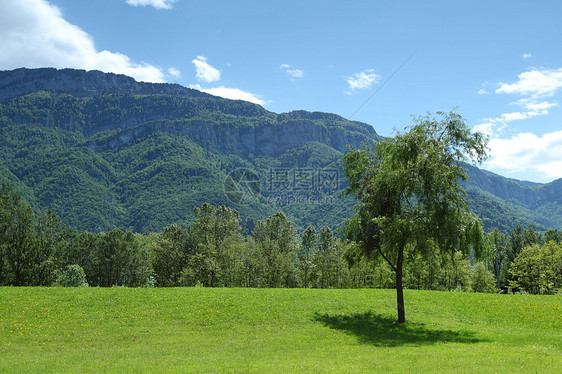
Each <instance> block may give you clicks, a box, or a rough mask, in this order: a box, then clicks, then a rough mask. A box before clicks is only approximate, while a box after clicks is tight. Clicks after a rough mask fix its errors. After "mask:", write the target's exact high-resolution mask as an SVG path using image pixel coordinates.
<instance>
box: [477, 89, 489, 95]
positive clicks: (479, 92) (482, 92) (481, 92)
mask: <svg viewBox="0 0 562 374" xmlns="http://www.w3.org/2000/svg"><path fill="white" fill-rule="evenodd" d="M487 94H488V91H486V90H485V89H483V88H481V89H479V90H478V95H487Z"/></svg>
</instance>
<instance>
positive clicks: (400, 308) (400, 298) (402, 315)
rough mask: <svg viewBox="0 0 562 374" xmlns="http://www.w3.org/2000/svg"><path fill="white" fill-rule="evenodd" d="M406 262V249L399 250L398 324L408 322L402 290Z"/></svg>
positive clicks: (397, 281)
mask: <svg viewBox="0 0 562 374" xmlns="http://www.w3.org/2000/svg"><path fill="white" fill-rule="evenodd" d="M403 262H404V247H401V248H400V249H399V250H398V259H397V261H396V303H397V306H398V322H399V323H404V322H406V314H405V312H404V290H403V289H402V263H403Z"/></svg>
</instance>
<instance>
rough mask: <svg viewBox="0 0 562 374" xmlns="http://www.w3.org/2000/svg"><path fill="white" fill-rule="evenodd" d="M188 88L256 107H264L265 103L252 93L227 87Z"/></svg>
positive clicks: (194, 86)
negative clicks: (247, 102)
mask: <svg viewBox="0 0 562 374" xmlns="http://www.w3.org/2000/svg"><path fill="white" fill-rule="evenodd" d="M190 88H195V89H198V90H200V91H203V92H206V93H208V94H211V95H215V96H220V97H224V98H225V99H232V100H244V101H249V102H251V103H254V104H258V105H265V101H263V100H261V99H259V98H258V97H257V96H256V95H254V94H253V93H250V92H247V91H242V90H240V89H238V88H228V87H222V86H221V87H215V88H206V89H201V86H199V85H190Z"/></svg>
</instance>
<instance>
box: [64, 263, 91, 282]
mask: <svg viewBox="0 0 562 374" xmlns="http://www.w3.org/2000/svg"><path fill="white" fill-rule="evenodd" d="M56 285H59V286H62V287H88V282H86V273H84V269H82V266H80V265H68V266H67V267H66V269H65V270H64V271H63V273H62V274H61V275H60V276H59V277H58V278H57V280H56Z"/></svg>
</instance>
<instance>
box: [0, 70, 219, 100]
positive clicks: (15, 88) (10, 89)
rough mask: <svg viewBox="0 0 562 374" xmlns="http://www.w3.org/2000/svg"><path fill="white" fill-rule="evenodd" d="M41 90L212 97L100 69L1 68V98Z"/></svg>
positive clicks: (85, 93)
mask: <svg viewBox="0 0 562 374" xmlns="http://www.w3.org/2000/svg"><path fill="white" fill-rule="evenodd" d="M41 90H43V91H53V92H58V93H68V94H71V95H74V96H78V97H92V96H95V95H99V94H100V93H102V92H107V91H126V92H131V93H137V94H147V95H153V94H164V95H178V96H183V97H212V96H211V95H208V94H205V93H203V92H200V91H197V90H192V89H190V88H186V87H183V86H180V85H179V84H167V83H145V82H137V81H135V80H134V79H133V78H131V77H127V76H125V75H121V74H113V73H103V72H101V71H97V70H92V71H86V70H75V69H61V70H59V69H54V68H43V69H25V68H21V69H16V70H10V71H0V102H4V101H6V100H9V99H11V98H14V97H18V96H23V95H27V94H29V93H32V92H36V91H41Z"/></svg>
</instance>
